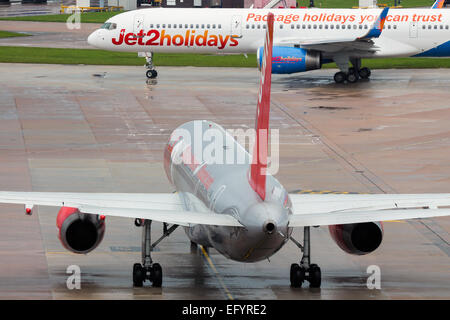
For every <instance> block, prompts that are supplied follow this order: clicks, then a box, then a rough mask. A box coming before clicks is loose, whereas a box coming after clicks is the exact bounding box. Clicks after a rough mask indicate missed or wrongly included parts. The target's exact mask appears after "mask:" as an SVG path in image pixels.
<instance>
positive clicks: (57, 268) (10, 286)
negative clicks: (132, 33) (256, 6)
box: [0, 28, 450, 299]
mask: <svg viewBox="0 0 450 320" xmlns="http://www.w3.org/2000/svg"><path fill="white" fill-rule="evenodd" d="M0 29H1V28H0ZM144 71H145V70H144V68H143V67H113V66H63V65H31V64H0V83H1V86H0V98H1V99H0V128H1V129H0V190H16V191H26V190H33V191H73V192H172V191H173V188H172V186H171V185H170V184H169V182H168V181H167V179H166V177H165V174H164V171H163V164H162V161H163V157H162V150H163V146H164V143H165V142H166V140H167V138H168V136H169V134H170V133H171V131H172V130H173V129H174V128H175V127H176V126H177V125H179V124H181V123H183V122H185V121H189V120H192V119H209V120H213V121H215V122H217V123H220V124H221V125H223V126H224V127H225V128H236V127H243V128H246V127H252V126H253V124H254V116H255V106H256V95H257V83H258V73H257V70H256V69H232V68H192V67H185V68H175V67H165V68H163V67H160V68H158V71H159V78H158V79H157V80H154V81H146V79H145V78H144ZM333 74H334V71H333V70H318V71H314V72H310V73H307V74H301V75H295V76H274V77H273V90H272V112H271V126H272V128H277V129H279V130H280V166H281V168H280V171H279V173H278V174H277V178H278V179H279V180H280V181H281V182H282V183H283V184H284V185H285V187H286V188H287V189H288V190H298V189H302V190H336V191H349V192H365V193H372V192H373V193H382V192H394V193H415V192H417V193H422V192H424V193H426V192H450V164H449V161H448V159H449V158H450V147H449V146H450V141H449V140H450V129H449V121H450V108H449V105H448V101H450V91H449V90H448V87H449V85H450V73H449V71H448V70H382V71H377V70H376V71H374V72H373V78H372V80H370V81H366V82H360V83H357V84H355V85H336V84H334V83H333V80H332V75H333ZM57 211H58V210H57V208H50V207H39V208H38V210H36V214H35V215H33V216H32V217H28V216H25V215H24V213H23V207H21V206H16V205H0V257H1V258H0V298H1V299H29V298H39V299H52V298H53V299H101V298H106V299H230V298H234V299H449V298H450V258H449V255H450V250H449V240H450V237H449V230H450V218H448V217H445V218H437V219H426V220H423V221H410V222H387V223H386V224H385V238H384V241H383V244H382V245H381V246H380V248H379V249H378V250H377V251H376V252H374V253H372V254H370V255H367V256H362V257H361V256H351V255H348V254H346V253H344V252H342V251H341V250H340V249H339V248H338V247H337V245H336V244H334V243H333V241H332V240H331V238H330V236H329V234H328V230H327V228H319V229H313V230H312V261H313V262H315V263H317V264H319V266H320V267H321V269H322V288H321V289H310V288H300V289H294V288H291V287H290V286H289V268H290V265H291V263H293V262H298V260H299V259H300V257H301V254H300V252H299V250H298V248H297V247H296V246H295V245H294V244H293V243H291V242H290V243H288V244H287V245H286V246H285V247H284V248H283V249H282V250H281V251H280V252H279V253H277V254H276V255H275V256H273V257H272V258H271V259H270V262H269V261H263V262H259V263H253V264H242V263H237V262H233V261H229V260H227V259H226V258H224V257H222V256H221V255H219V254H218V253H217V252H216V251H214V250H210V256H211V263H212V264H210V263H209V262H208V261H207V260H206V259H205V256H204V255H203V254H202V253H200V252H194V253H191V250H190V246H189V241H188V239H187V237H186V236H185V234H184V232H183V230H181V229H179V230H177V231H175V233H174V234H173V235H172V236H171V237H170V238H168V239H165V240H164V241H163V242H162V243H161V244H160V246H159V247H158V250H157V251H156V252H154V254H153V258H154V260H155V261H156V262H159V263H160V264H161V265H162V267H163V274H164V280H163V287H162V288H160V289H156V288H152V287H148V286H147V287H144V288H137V289H134V288H133V287H132V274H131V273H132V272H131V271H132V265H133V263H135V262H138V261H139V260H140V252H139V246H140V233H141V230H140V229H138V228H136V227H134V225H133V221H132V220H131V219H121V218H107V225H106V235H105V238H104V240H103V242H102V243H101V245H100V246H99V248H97V249H96V250H95V251H93V252H92V253H90V254H88V255H81V256H80V255H75V254H71V253H69V252H67V251H65V250H64V249H63V247H62V246H61V244H60V243H59V240H58V239H57V230H56V226H55V219H56V214H57ZM161 229H162V228H161V225H160V224H157V223H155V226H154V228H153V230H152V231H153V235H154V237H156V236H158V235H159V234H160V232H161ZM294 237H295V238H296V239H298V240H301V239H302V230H300V229H299V230H296V231H295V232H294ZM155 239H156V238H155ZM72 264H75V265H78V266H80V268H81V272H82V289H81V290H72V291H71V290H68V289H67V287H66V280H67V277H68V275H67V274H66V269H67V267H68V266H69V265H72ZM370 265H377V266H379V267H380V269H381V290H369V289H367V287H366V281H367V277H368V276H369V275H368V274H367V273H366V270H367V267H368V266H370Z"/></svg>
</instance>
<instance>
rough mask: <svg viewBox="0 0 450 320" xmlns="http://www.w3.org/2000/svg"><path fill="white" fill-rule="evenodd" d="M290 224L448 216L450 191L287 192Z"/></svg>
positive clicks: (325, 223) (345, 222) (311, 224)
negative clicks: (392, 192) (291, 211)
mask: <svg viewBox="0 0 450 320" xmlns="http://www.w3.org/2000/svg"><path fill="white" fill-rule="evenodd" d="M289 197H290V199H291V201H292V205H293V215H291V216H290V220H289V226H291V227H302V226H319V225H334V224H348V223H362V222H372V221H386V220H405V219H416V218H430V217H441V216H448V215H450V209H448V208H439V207H446V206H450V194H446V193H442V194H290V195H289Z"/></svg>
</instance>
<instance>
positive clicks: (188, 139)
mask: <svg viewBox="0 0 450 320" xmlns="http://www.w3.org/2000/svg"><path fill="white" fill-rule="evenodd" d="M274 17H275V15H274V14H272V13H268V15H267V24H266V29H265V30H266V36H265V43H264V50H263V60H262V66H261V78H260V82H259V91H258V98H257V108H256V117H255V118H256V121H255V130H256V136H255V143H254V147H253V156H251V155H250V153H249V152H247V150H246V149H245V148H244V147H243V146H242V145H241V144H239V142H238V141H237V140H236V139H235V138H234V137H233V136H232V135H231V134H230V133H229V132H227V131H226V130H225V129H224V128H223V127H222V126H220V125H219V124H216V123H214V122H212V121H209V120H194V121H189V122H187V123H184V124H182V125H181V126H179V127H178V128H177V129H175V130H174V131H173V132H172V134H171V136H170V138H169V140H168V142H167V145H166V146H165V148H164V169H165V172H166V174H167V177H168V179H169V181H170V182H171V183H172V184H173V186H174V187H175V190H176V193H140V194H139V193H138V194H132V193H61V192H13V191H2V192H0V203H15V204H23V205H24V209H25V213H26V214H28V215H30V214H32V213H33V208H34V206H36V205H44V206H56V207H60V209H59V212H58V215H57V219H56V220H57V227H58V229H59V239H60V241H61V243H62V245H63V246H64V247H65V248H67V249H68V250H70V251H71V252H74V253H80V254H85V253H88V252H90V251H92V250H94V249H95V248H96V247H97V246H98V245H99V243H100V241H101V240H102V238H103V235H104V233H105V223H106V216H118V217H127V218H134V219H135V225H136V226H139V227H142V228H143V229H142V247H141V250H142V261H141V263H136V264H134V265H133V285H134V286H136V287H140V286H142V285H143V283H144V282H145V281H147V280H149V281H150V282H151V283H152V286H154V287H161V285H162V267H161V266H160V264H158V263H156V262H154V261H153V260H152V257H151V253H152V251H153V249H154V247H155V246H156V245H157V244H158V243H159V242H160V241H161V240H163V239H164V238H166V237H168V236H170V234H171V233H172V232H173V231H174V230H175V229H176V228H177V227H178V226H182V227H184V231H185V233H186V235H187V237H188V238H189V240H190V241H191V244H194V245H202V246H203V247H204V248H215V249H216V250H217V251H218V252H219V253H221V254H222V255H223V256H225V257H227V258H229V259H232V260H234V261H240V262H246V263H251V262H256V261H261V260H265V259H269V258H270V257H271V256H272V255H274V254H275V253H276V252H277V251H279V250H280V249H281V248H282V247H283V246H284V245H285V244H286V243H287V242H288V241H289V240H292V241H293V242H294V243H295V244H296V245H297V246H298V247H299V249H300V251H301V252H303V256H302V258H301V259H300V260H299V262H298V263H297V262H296V263H293V264H292V265H291V269H290V282H291V285H292V286H293V287H301V286H302V284H303V283H304V282H305V281H308V282H309V284H310V287H320V285H321V269H320V267H319V266H318V265H317V264H314V263H311V247H310V242H311V241H310V227H313V226H328V228H329V231H330V234H331V237H332V238H333V239H334V241H335V242H336V244H337V245H338V246H339V247H340V248H341V249H342V250H344V251H346V252H347V253H350V254H354V255H364V254H368V253H371V252H373V251H374V250H375V249H377V248H378V246H379V245H380V244H381V242H382V239H383V232H384V231H383V230H384V229H383V228H384V227H383V224H382V221H385V220H394V219H395V220H402V219H414V218H428V217H439V216H448V215H450V209H445V208H440V207H442V206H449V205H450V194H289V193H288V192H287V191H286V189H285V188H284V187H283V185H282V184H281V183H280V182H279V181H278V180H277V179H276V178H275V177H274V176H272V175H271V174H270V172H269V167H268V149H269V143H268V130H269V118H270V94H271V75H272V70H271V69H272V64H271V62H272V57H273V30H274ZM205 135H210V137H211V136H213V135H214V136H215V137H216V140H215V141H214V145H215V146H216V148H215V149H214V150H215V156H214V157H212V156H211V157H209V156H207V155H208V152H207V149H208V148H209V145H206V146H205V144H204V141H203V140H204V139H205V138H204V137H205ZM218 150H223V152H222V154H220V153H219V152H218ZM232 151H233V153H231V152H232ZM205 155H206V156H205ZM230 155H231V157H230ZM230 159H231V161H229V160H230ZM238 159H241V160H242V161H238ZM152 221H159V222H162V223H163V234H162V236H161V237H160V238H159V239H157V240H156V241H155V242H154V243H152V239H151V225H152ZM297 227H303V233H304V237H303V242H302V243H300V242H299V241H297V240H295V239H294V238H293V237H292V231H293V228H297Z"/></svg>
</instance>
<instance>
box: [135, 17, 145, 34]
mask: <svg viewBox="0 0 450 320" xmlns="http://www.w3.org/2000/svg"><path fill="white" fill-rule="evenodd" d="M143 29H144V16H143V15H142V14H137V15H135V16H134V27H133V32H134V33H138V32H139V30H143Z"/></svg>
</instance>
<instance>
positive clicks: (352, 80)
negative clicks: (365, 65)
mask: <svg viewBox="0 0 450 320" xmlns="http://www.w3.org/2000/svg"><path fill="white" fill-rule="evenodd" d="M347 81H348V82H350V83H355V82H357V81H358V75H357V74H356V73H354V72H352V73H350V72H349V73H348V74H347Z"/></svg>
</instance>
